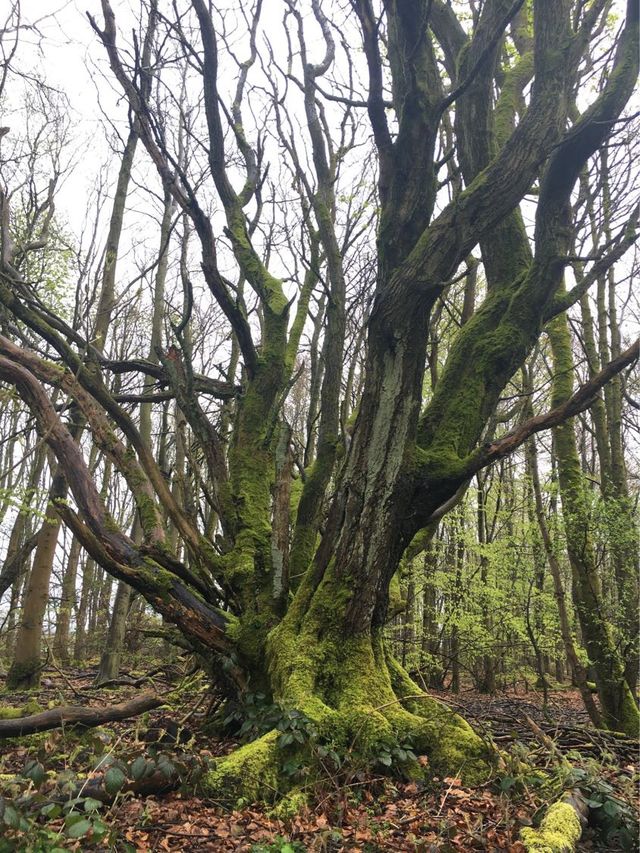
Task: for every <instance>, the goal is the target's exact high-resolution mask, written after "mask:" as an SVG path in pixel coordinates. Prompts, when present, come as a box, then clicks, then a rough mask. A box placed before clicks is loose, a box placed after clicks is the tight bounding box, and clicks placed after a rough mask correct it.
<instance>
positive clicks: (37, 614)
mask: <svg viewBox="0 0 640 853" xmlns="http://www.w3.org/2000/svg"><path fill="white" fill-rule="evenodd" d="M60 526H61V522H60V518H59V517H58V514H57V513H56V511H55V509H54V507H53V505H52V504H48V506H47V511H46V514H45V518H44V521H43V522H42V527H41V528H40V533H39V534H38V545H37V547H36V553H35V556H34V558H33V566H32V567H31V574H30V575H29V582H28V585H27V590H26V593H25V596H24V603H23V607H22V616H21V620H20V626H19V628H18V635H17V638H16V646H15V653H14V656H13V661H12V663H11V667H10V668H9V672H8V674H7V686H8V687H9V688H11V689H16V688H25V687H37V686H38V685H39V684H40V672H41V669H42V667H41V657H40V653H41V648H40V647H41V644H42V626H43V620H44V615H45V611H46V609H47V602H48V600H49V580H50V578H51V571H52V569H53V559H54V556H55V552H56V545H57V542H58V534H59V532H60Z"/></svg>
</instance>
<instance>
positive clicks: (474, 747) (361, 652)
mask: <svg viewBox="0 0 640 853" xmlns="http://www.w3.org/2000/svg"><path fill="white" fill-rule="evenodd" d="M283 626H284V627H283ZM288 640H290V637H287V635H286V626H285V623H284V622H283V623H281V624H280V625H279V626H278V628H277V629H276V630H275V631H274V632H273V633H272V635H271V638H270V662H271V668H270V675H271V683H272V687H273V695H274V697H275V699H276V700H277V701H279V703H280V704H281V705H282V706H283V707H285V708H295V709H297V710H298V711H299V712H300V713H301V714H302V715H303V719H304V721H305V726H303V727H302V729H301V731H302V733H303V735H304V737H303V738H301V739H299V740H294V741H293V742H289V743H287V742H286V741H287V739H286V738H283V737H282V732H280V731H277V730H273V731H271V732H269V733H268V734H266V735H264V736H263V737H261V738H259V739H258V740H256V741H253V742H252V743H249V744H246V745H245V746H242V747H240V748H239V749H238V750H236V751H235V752H233V753H232V754H231V755H229V756H227V757H225V758H222V759H220V760H219V761H218V762H217V764H216V767H215V768H214V770H212V771H211V772H210V773H209V774H207V776H206V777H205V779H204V780H203V787H204V790H205V792H206V793H207V795H209V796H211V797H213V798H214V799H217V800H219V801H224V802H225V803H226V804H231V805H233V804H235V803H237V801H238V800H243V801H245V802H254V801H257V800H261V801H267V802H270V803H274V802H278V801H279V800H281V799H282V797H284V796H285V795H288V794H290V793H291V792H292V791H293V792H294V793H296V796H295V797H293V799H292V798H291V796H289V797H288V798H287V801H288V800H291V803H290V804H289V805H288V806H287V808H288V807H290V806H292V805H293V804H294V801H295V802H300V801H301V797H302V798H304V790H303V789H302V788H300V774H298V778H296V772H295V768H300V769H301V770H304V775H303V779H304V788H305V789H311V788H312V787H313V785H314V784H315V783H316V782H317V781H319V780H320V779H321V778H323V777H324V778H327V775H328V774H327V762H330V761H332V760H333V761H334V762H335V763H336V767H337V768H338V771H339V772H338V775H340V773H343V774H344V773H346V772H349V770H351V771H352V770H353V769H354V768H364V767H366V766H369V767H371V768H375V769H382V768H384V765H387V768H386V769H387V770H388V771H389V772H391V773H395V774H396V775H399V776H403V777H404V778H424V777H425V776H428V775H439V776H445V775H452V776H456V777H460V778H461V779H463V780H464V782H465V784H467V785H476V784H481V783H483V782H485V781H486V780H487V779H488V778H489V777H490V775H491V774H492V772H493V769H494V766H495V764H496V761H497V757H498V756H497V752H496V751H495V749H494V748H493V747H492V746H491V745H490V744H487V743H485V742H484V741H483V740H482V739H481V738H480V737H479V736H478V735H477V734H476V733H475V732H474V731H473V729H472V728H471V726H469V724H468V723H467V722H466V721H465V720H463V719H462V717H460V716H459V715H458V714H456V713H455V712H453V711H452V710H451V709H450V708H448V707H447V706H446V705H444V704H443V703H442V702H439V701H438V700H436V699H434V698H432V697H430V696H428V695H427V694H426V693H424V691H423V690H421V689H420V688H419V687H418V685H416V684H415V683H414V682H413V681H412V680H411V678H410V677H409V675H408V674H407V673H406V671H405V670H404V669H403V668H402V667H401V666H400V664H399V663H398V662H397V661H395V660H394V659H393V658H392V657H390V656H389V655H387V653H386V652H385V649H384V646H383V644H382V641H381V640H380V639H379V638H378V639H372V638H370V637H365V638H360V639H350V640H346V641H342V642H339V643H338V642H332V641H331V640H330V639H329V638H327V637H325V639H324V641H323V642H322V643H317V642H316V643H315V644H313V645H312V644H304V643H303V642H302V640H301V638H298V641H297V642H295V643H292V642H290V641H289V642H288ZM416 755H419V756H426V758H427V761H426V762H422V761H421V762H419V761H418V760H417V759H416V757H415V756H416ZM327 756H329V758H327ZM390 757H391V758H392V762H391V763H392V766H388V765H389V763H390V761H389V758H390ZM425 765H426V766H425ZM292 768H294V772H292ZM284 805H285V804H283V806H284Z"/></svg>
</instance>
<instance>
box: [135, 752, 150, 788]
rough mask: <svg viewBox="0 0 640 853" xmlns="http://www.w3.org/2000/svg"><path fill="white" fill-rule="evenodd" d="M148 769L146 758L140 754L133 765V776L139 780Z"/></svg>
mask: <svg viewBox="0 0 640 853" xmlns="http://www.w3.org/2000/svg"><path fill="white" fill-rule="evenodd" d="M146 769H147V762H146V760H145V759H144V758H143V757H142V756H141V755H139V756H138V757H137V758H136V760H135V761H134V762H133V764H132V765H131V776H132V777H133V778H134V779H135V780H136V782H138V781H139V780H140V779H142V777H143V776H144V771H145V770H146Z"/></svg>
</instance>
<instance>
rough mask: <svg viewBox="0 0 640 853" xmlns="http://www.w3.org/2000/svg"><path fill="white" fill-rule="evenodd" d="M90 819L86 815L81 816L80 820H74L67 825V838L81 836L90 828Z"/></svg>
mask: <svg viewBox="0 0 640 853" xmlns="http://www.w3.org/2000/svg"><path fill="white" fill-rule="evenodd" d="M91 828H92V827H91V821H90V820H87V818H86V817H81V818H80V820H76V821H74V822H73V823H72V824H71V826H67V829H66V833H67V836H68V837H69V838H83V837H84V836H85V835H86V834H87V833H88V832H89V830H90V829H91Z"/></svg>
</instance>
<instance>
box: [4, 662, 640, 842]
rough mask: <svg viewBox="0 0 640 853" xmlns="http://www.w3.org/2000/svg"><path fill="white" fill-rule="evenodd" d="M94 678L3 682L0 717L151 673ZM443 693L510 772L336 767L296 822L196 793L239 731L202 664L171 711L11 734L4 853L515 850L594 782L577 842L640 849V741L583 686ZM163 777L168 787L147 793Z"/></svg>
mask: <svg viewBox="0 0 640 853" xmlns="http://www.w3.org/2000/svg"><path fill="white" fill-rule="evenodd" d="M94 676H95V669H91V668H87V669H84V670H78V669H67V670H65V671H64V672H63V671H61V670H58V669H47V670H46V671H45V672H44V673H43V679H42V687H41V689H40V690H39V691H38V692H36V693H33V692H31V693H10V692H6V691H5V692H3V693H2V694H0V718H1V717H2V709H3V708H7V707H8V706H12V707H24V705H25V704H26V703H28V702H31V703H33V702H34V700H35V701H36V702H37V703H38V705H39V706H40V708H42V709H46V708H49V707H54V706H59V705H68V704H74V705H84V706H87V705H91V706H95V707H105V706H108V705H110V704H113V703H116V702H122V701H123V700H124V699H127V698H129V697H132V696H134V695H137V694H139V693H140V691H141V689H145V688H148V686H149V682H148V681H146V682H142V679H140V680H139V681H134V679H133V678H131V679H129V678H123V679H121V682H120V683H119V684H117V685H111V686H107V687H105V688H100V689H96V688H94V687H93V678H94ZM129 682H130V683H129ZM151 686H153V687H154V689H156V690H158V691H159V692H160V693H161V695H168V694H169V693H170V691H171V690H172V689H173V688H174V687H175V685H174V684H173V685H172V684H171V675H170V674H169V675H166V674H165V675H159V676H157V677H156V678H155V679H154V680H153V683H152V685H151ZM435 695H437V696H439V697H440V698H442V699H443V700H444V701H446V702H448V703H449V704H450V705H451V706H452V707H453V708H454V709H455V710H457V711H459V712H460V713H461V714H463V715H464V716H465V717H466V718H467V719H468V720H470V721H471V722H472V723H474V725H475V726H476V728H477V730H478V731H480V732H481V733H484V734H486V735H487V736H490V737H491V738H492V739H493V740H494V741H495V742H496V743H497V745H498V746H499V747H500V748H501V749H502V750H503V751H504V754H505V755H507V756H508V757H507V763H506V768H505V769H503V770H502V771H501V773H500V775H498V776H497V777H496V778H494V779H493V780H491V781H490V782H488V783H487V784H486V785H484V786H482V787H475V788H469V787H465V786H464V785H463V784H462V783H461V780H460V779H458V778H454V777H445V778H438V777H435V778H432V779H431V780H430V781H429V783H416V782H404V783H402V782H397V781H392V780H391V779H390V778H389V776H385V775H383V774H382V772H381V773H379V774H376V773H375V772H371V771H369V772H367V773H362V772H357V771H354V772H352V773H351V774H349V775H346V776H344V775H343V776H342V777H340V778H338V776H337V775H335V774H334V773H331V772H328V773H327V776H326V778H323V779H319V780H317V781H316V782H314V784H313V790H312V799H313V803H314V807H313V808H311V807H309V808H308V809H306V810H304V811H303V812H301V813H300V814H298V815H297V816H296V817H295V818H293V819H291V820H286V821H284V820H278V819H275V818H274V817H273V816H270V814H269V810H268V809H267V808H266V807H264V808H262V807H260V808H259V807H255V806H252V805H251V804H249V803H246V804H242V803H240V804H237V806H236V808H234V809H230V808H225V807H224V806H223V805H222V804H220V803H216V802H214V801H212V800H211V799H208V798H206V797H203V796H197V795H194V794H193V793H187V792H186V791H187V790H190V791H193V790H196V791H197V777H198V773H200V772H201V771H202V767H203V766H206V763H207V761H210V760H211V759H212V758H214V757H215V756H217V755H221V754H225V753H226V752H228V751H230V750H231V749H233V748H234V746H235V745H236V743H237V742H236V741H233V740H225V741H218V740H213V739H212V738H211V737H210V736H208V735H207V734H206V732H205V731H204V730H203V724H204V721H205V719H206V718H207V716H208V715H209V714H210V712H211V706H212V704H215V697H212V696H211V695H209V694H208V693H207V692H206V687H205V686H204V683H203V682H201V681H199V679H198V678H197V677H195V678H194V679H193V680H192V682H191V683H189V684H188V685H187V686H186V687H185V686H184V680H183V688H182V691H181V692H180V699H179V701H174V702H172V707H171V710H169V711H167V709H166V708H162V709H158V710H155V711H151V712H149V713H147V714H145V715H144V716H142V717H140V718H138V719H134V720H128V721H126V722H120V723H110V724H105V725H102V726H100V727H99V728H93V729H87V730H83V731H79V730H78V729H71V728H67V729H64V730H63V729H56V730H51V731H47V732H41V733H39V734H35V735H31V736H23V737H21V738H12V739H7V740H3V741H0V780H1V781H2V791H1V793H2V794H3V798H0V853H4V851H13V850H16V851H34V853H39V851H54V850H55V851H62V850H115V851H125V853H133V851H156V850H157V851H193V852H194V853H195V851H243V853H304V851H313V853H339V851H345V853H346V852H347V851H362V852H363V853H374V851H419V853H431V851H434V853H435V851H442V853H447V851H475V850H486V851H494V850H495V851H498V850H505V851H513V853H516V852H517V851H523V850H524V847H523V845H522V844H521V843H520V842H519V841H518V837H519V832H520V829H521V828H522V827H523V826H530V825H532V824H535V823H536V820H537V819H538V818H539V817H540V815H541V814H542V813H543V812H544V809H545V808H546V807H547V805H548V803H549V802H551V801H553V800H554V799H557V798H558V796H559V795H561V793H562V790H563V789H569V788H571V789H576V788H577V789H580V790H582V792H583V794H585V795H586V797H587V799H588V800H589V801H590V803H591V812H590V814H591V815H592V816H594V815H595V816H596V823H597V824H599V826H597V825H596V826H590V827H587V828H586V829H585V832H584V833H583V838H582V840H581V842H580V846H579V847H578V850H580V851H598V850H601V851H605V850H606V851H616V850H621V851H624V850H634V849H637V847H636V846H635V844H636V842H635V839H636V838H637V826H636V825H634V821H636V820H637V815H638V799H637V782H638V778H639V776H638V772H639V769H640V768H639V765H638V763H637V759H638V754H637V750H636V744H635V743H634V742H633V741H630V740H628V739H620V738H616V737H614V736H611V735H608V734H603V733H600V732H597V731H596V730H594V729H593V728H591V727H590V726H589V725H588V721H587V719H586V715H585V713H584V711H583V708H582V703H581V700H580V697H579V694H578V693H577V691H574V690H571V689H565V690H556V691H552V692H551V693H550V695H549V702H548V706H547V709H546V712H545V711H544V710H543V703H542V696H541V695H540V694H539V693H537V692H527V693H524V692H523V690H520V691H515V690H510V691H508V692H503V693H500V694H498V695H496V696H493V697H489V696H486V695H482V694H479V693H476V692H473V691H472V690H463V691H462V692H461V693H460V694H458V695H455V696H454V695H452V694H449V693H446V692H445V693H437V692H435ZM32 710H33V709H32ZM166 732H168V733H166ZM509 756H510V757H509ZM136 759H138V760H137V764H136V763H135V761H136ZM423 761H424V762H425V763H426V760H423ZM523 761H524V762H527V763H528V764H529V765H531V767H532V768H537V769H538V770H545V771H548V773H549V776H548V777H547V778H550V779H551V780H552V781H551V782H545V783H544V784H541V782H540V776H539V774H536V772H535V769H534V770H532V771H531V773H530V774H528V771H526V772H525V773H524V774H523V772H522V770H511V771H510V770H509V769H508V768H509V766H511V767H521V766H522V763H521V762H523ZM567 762H570V766H569V764H568V763H567ZM109 767H110V770H109V769H107V768H109ZM380 769H381V770H383V768H382V767H381V768H380ZM120 770H122V773H121V776H120V777H118V772H119V771H120ZM159 770H161V771H162V772H163V773H164V774H165V775H164V777H163V776H162V773H160V772H159ZM154 771H155V772H154ZM165 771H166V772H165ZM172 771H173V775H172ZM109 772H111V779H110V780H107V777H106V776H105V773H106V774H109ZM176 774H177V775H179V776H180V778H181V779H182V780H183V781H184V780H185V779H186V780H187V781H186V785H183V788H182V790H167V789H168V788H171V787H172V786H173V787H175V783H174V782H172V781H169V782H166V779H171V780H172V779H175V778H176ZM125 777H126V778H127V779H128V780H129V782H128V783H126V784H124V778H125ZM147 777H149V779H148V780H147V784H146V785H145V779H147ZM158 778H159V779H160V784H159V785H158V784H157V780H158ZM163 779H164V782H163ZM132 780H137V781H132ZM107 781H110V783H111V786H112V787H113V788H117V787H118V783H119V784H120V787H121V791H120V793H118V794H117V795H116V796H115V800H114V801H113V802H112V803H110V804H108V803H107V804H106V805H105V804H104V803H102V802H100V799H99V797H100V795H97V796H98V799H96V798H95V797H94V796H93V793H92V792H93V790H94V788H95V787H96V784H101V785H102V786H103V788H104V786H105V785H106V782H107ZM154 783H155V786H156V789H157V791H156V793H153V794H149V793H148V791H149V790H150V789H151V790H153V787H154ZM136 786H137V787H138V789H140V790H141V791H142V793H141V794H139V795H138V796H134V795H133V794H132V793H125V791H126V789H127V787H129V788H135V787H136ZM163 787H164V789H165V792H164V793H163V792H162V788H163ZM145 792H147V793H146V795H143V794H144V793H145ZM65 799H66V804H65V802H64V801H65ZM111 799H113V798H111ZM61 804H62V805H61Z"/></svg>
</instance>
